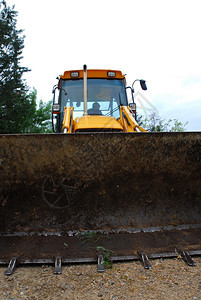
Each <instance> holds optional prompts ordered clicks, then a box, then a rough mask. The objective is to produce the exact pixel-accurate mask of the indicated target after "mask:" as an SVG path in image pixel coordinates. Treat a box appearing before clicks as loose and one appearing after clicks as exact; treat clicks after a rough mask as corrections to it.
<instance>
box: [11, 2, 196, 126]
mask: <svg viewBox="0 0 201 300" xmlns="http://www.w3.org/2000/svg"><path fill="white" fill-rule="evenodd" d="M6 2H7V4H8V5H10V6H12V5H13V4H15V9H16V10H17V11H18V13H19V14H18V18H17V20H18V28H19V29H24V34H25V35H26V38H25V48H24V51H23V56H24V59H23V62H22V65H23V66H26V67H29V68H30V69H31V70H32V71H31V72H30V73H29V74H28V75H27V76H26V78H27V84H28V85H29V86H30V87H35V88H36V89H37V92H38V100H39V99H42V100H43V101H48V100H50V99H52V94H51V91H52V87H53V85H54V84H56V83H57V81H56V77H57V76H58V75H60V74H62V73H63V72H64V71H65V70H68V69H70V70H71V69H72V70H73V69H81V68H82V66H83V64H87V67H88V68H99V69H102V68H109V69H120V70H122V71H123V72H124V73H126V74H127V82H128V84H129V85H131V84H132V82H133V81H134V80H135V79H136V78H140V79H141V78H143V79H145V80H146V81H147V86H148V90H147V91H143V92H142V93H143V95H144V96H145V97H146V98H147V99H148V100H149V102H151V104H152V105H153V106H154V107H156V109H157V110H158V111H159V114H160V116H161V117H163V118H165V119H166V120H168V119H174V118H176V119H179V121H181V122H182V123H185V122H186V121H188V122H189V123H188V125H187V127H186V129H187V130H191V131H198V130H199V131H201V112H200V111H201V58H200V57H201V42H200V30H201V1H200V0H188V1H186V0H173V1H172V0H168V1H164V0H143V1H140V0H101V1H100V0H57V1H53V0H6ZM138 89H139V86H138V85H137V84H136V86H135V90H136V91H137V90H138ZM139 113H140V111H139Z"/></svg>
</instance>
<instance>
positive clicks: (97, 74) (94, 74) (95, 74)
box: [60, 69, 125, 79]
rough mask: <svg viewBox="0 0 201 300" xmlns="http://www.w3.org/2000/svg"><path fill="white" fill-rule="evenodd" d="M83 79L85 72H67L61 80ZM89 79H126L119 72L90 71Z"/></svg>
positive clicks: (88, 72)
mask: <svg viewBox="0 0 201 300" xmlns="http://www.w3.org/2000/svg"><path fill="white" fill-rule="evenodd" d="M79 78H83V70H71V71H65V72H64V74H63V75H61V76H60V79H79ZM87 78H106V79H109V78H110V79H124V78H125V75H124V74H122V72H121V71H118V70H110V69H108V70H103V69H100V70H98V69H88V70H87Z"/></svg>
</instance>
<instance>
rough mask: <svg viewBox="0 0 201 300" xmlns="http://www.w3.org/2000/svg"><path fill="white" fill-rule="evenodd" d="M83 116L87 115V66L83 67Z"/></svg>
mask: <svg viewBox="0 0 201 300" xmlns="http://www.w3.org/2000/svg"><path fill="white" fill-rule="evenodd" d="M83 94H84V116H85V115H87V66H86V65H84V66H83Z"/></svg>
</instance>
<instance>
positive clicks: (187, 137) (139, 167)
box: [0, 132, 201, 251]
mask: <svg viewBox="0 0 201 300" xmlns="http://www.w3.org/2000/svg"><path fill="white" fill-rule="evenodd" d="M0 145H1V147H0V177H1V185H0V218H1V224H0V233H1V236H4V237H5V238H7V237H8V236H9V234H10V233H11V235H12V234H13V235H12V236H19V235H24V234H25V233H26V234H28V235H31V236H33V235H34V234H35V235H38V234H40V233H41V234H42V235H47V236H48V234H47V233H49V234H53V235H54V233H55V234H56V235H57V232H65V233H66V234H67V235H68V236H72V235H73V236H74V235H76V234H78V233H79V232H83V231H84V232H87V231H90V230H92V231H94V230H95V231H96V232H101V233H103V234H104V233H106V234H117V233H118V232H119V233H120V235H121V236H122V234H123V233H126V234H129V233H132V234H135V233H136V234H137V233H140V232H141V233H142V234H143V233H149V232H150V235H149V236H150V237H151V233H153V232H163V231H164V232H167V231H168V232H171V230H173V231H175V230H176V231H178V230H180V232H181V230H182V232H183V237H185V233H184V231H185V229H186V230H187V231H188V236H189V234H190V236H189V237H188V239H187V240H186V241H185V243H184V245H183V246H185V247H186V246H187V244H188V240H192V239H191V231H193V230H194V229H195V230H198V229H196V228H200V226H201V225H200V224H201V184H200V183H201V133H195V132H194V133H137V134H133V133H131V134H130V133H90V134H68V135H63V134H39V135H36V134H35V135H1V136H0ZM189 230H190V231H189ZM44 232H45V234H44ZM189 232H190V233H189ZM26 234H25V235H26ZM192 236H193V235H192ZM195 236H199V235H198V234H197V233H196V234H195V235H194V238H193V242H192V243H193V246H192V245H191V246H190V249H191V250H193V249H195V250H196V251H197V250H201V249H200V248H201V247H200V240H198V238H197V241H196V238H195ZM144 237H145V236H144ZM136 240H139V239H136V238H135V241H136ZM166 242H167V241H166ZM166 242H163V239H162V240H161V247H162V248H164V249H165V247H166V246H165V245H163V243H164V244H165V243H166ZM147 243H148V244H147ZM179 243H180V244H182V242H181V241H180V242H179ZM145 244H146V246H147V247H148V246H149V238H148V235H147V234H146V242H145ZM167 244H168V242H167ZM172 245H177V241H176V240H173V241H172ZM137 246H138V248H139V247H140V245H136V247H137ZM181 246H182V245H181ZM115 247H116V246H115ZM150 247H151V245H150Z"/></svg>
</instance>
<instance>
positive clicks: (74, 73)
mask: <svg viewBox="0 0 201 300" xmlns="http://www.w3.org/2000/svg"><path fill="white" fill-rule="evenodd" d="M70 76H71V77H79V72H71V73H70Z"/></svg>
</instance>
